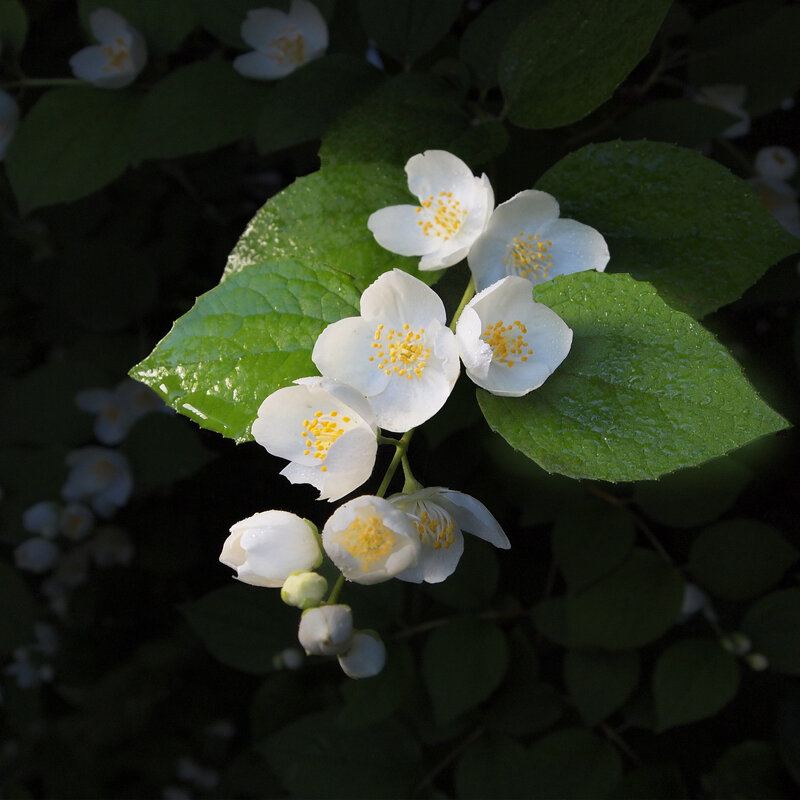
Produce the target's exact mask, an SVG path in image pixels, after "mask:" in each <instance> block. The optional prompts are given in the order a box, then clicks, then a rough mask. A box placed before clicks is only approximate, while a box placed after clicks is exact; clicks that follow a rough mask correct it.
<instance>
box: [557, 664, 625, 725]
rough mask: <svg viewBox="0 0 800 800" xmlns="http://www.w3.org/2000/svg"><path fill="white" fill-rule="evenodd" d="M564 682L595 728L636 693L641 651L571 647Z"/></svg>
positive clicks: (578, 707) (585, 720) (580, 711)
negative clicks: (576, 648) (574, 648)
mask: <svg viewBox="0 0 800 800" xmlns="http://www.w3.org/2000/svg"><path fill="white" fill-rule="evenodd" d="M564 683H565V685H566V687H567V691H568V692H569V694H570V697H571V698H572V700H573V702H574V703H575V706H576V707H577V709H578V712H579V713H580V715H581V718H582V719H583V721H584V723H585V724H586V725H587V726H588V727H593V726H594V725H597V724H598V723H600V722H602V721H603V720H604V719H606V717H608V716H609V715H610V714H612V713H613V712H614V711H616V710H617V709H618V708H620V707H621V706H622V704H623V703H624V702H625V701H626V700H627V699H628V698H629V697H630V696H631V695H632V694H633V692H634V690H635V689H636V686H637V684H638V683H639V653H638V652H636V651H635V650H632V651H629V652H626V651H621V652H617V653H610V652H608V651H605V650H567V652H566V653H565V655H564Z"/></svg>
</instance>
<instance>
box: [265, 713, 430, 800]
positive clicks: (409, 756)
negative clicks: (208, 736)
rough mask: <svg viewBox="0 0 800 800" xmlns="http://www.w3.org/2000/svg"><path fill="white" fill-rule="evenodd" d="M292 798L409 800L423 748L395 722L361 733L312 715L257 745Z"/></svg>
mask: <svg viewBox="0 0 800 800" xmlns="http://www.w3.org/2000/svg"><path fill="white" fill-rule="evenodd" d="M256 749H257V750H258V751H259V752H260V753H261V754H262V755H264V757H265V758H266V759H267V762H268V763H269V765H270V767H272V769H273V771H274V772H275V773H276V774H277V775H278V776H279V777H280V780H281V783H282V784H283V786H284V787H285V788H286V789H287V790H288V791H289V792H290V793H291V794H292V796H294V797H320V798H321V797H324V798H331V800H333V799H334V798H342V799H343V800H350V798H362V797H363V798H369V799H370V800H371V799H372V798H375V797H387V798H389V797H409V796H410V794H411V790H412V788H413V786H414V784H415V783H416V782H417V781H418V780H419V777H420V771H421V764H420V752H419V744H418V743H417V741H416V740H415V739H414V737H413V736H412V735H411V734H410V733H409V731H408V729H407V728H405V727H403V726H402V725H400V723H398V722H395V721H394V720H386V721H385V722H381V723H378V724H376V725H372V726H370V727H368V728H360V729H358V730H346V729H342V728H340V727H339V726H338V725H337V724H336V718H335V712H328V713H321V714H308V715H306V716H304V717H300V718H299V719H297V720H296V721H295V722H292V723H291V724H290V725H287V726H286V727H285V728H283V729H282V730H280V731H278V733H276V734H274V735H273V736H271V737H270V738H269V739H267V740H266V741H264V742H261V743H259V744H257V745H256Z"/></svg>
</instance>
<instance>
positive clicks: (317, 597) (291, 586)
mask: <svg viewBox="0 0 800 800" xmlns="http://www.w3.org/2000/svg"><path fill="white" fill-rule="evenodd" d="M327 591H328V581H326V580H325V578H323V577H322V575H320V574H319V573H317V572H295V573H293V574H292V575H290V576H289V577H288V578H287V579H286V580H285V581H284V584H283V587H282V588H281V600H283V602H284V603H286V605H287V606H295V607H297V608H302V609H306V608H313V607H314V606H318V605H319V604H320V603H321V602H322V598H323V597H325V592H327Z"/></svg>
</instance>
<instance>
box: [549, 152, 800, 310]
mask: <svg viewBox="0 0 800 800" xmlns="http://www.w3.org/2000/svg"><path fill="white" fill-rule="evenodd" d="M536 188H537V189H541V190H543V191H546V192H550V194H552V195H554V196H555V198H556V199H557V200H558V202H559V204H560V205H561V216H562V217H568V218H573V219H576V220H578V221H579V222H583V223H585V224H586V225H591V226H592V227H593V228H596V229H597V230H598V231H600V232H601V233H602V234H603V236H604V237H605V239H606V241H607V242H608V247H609V250H610V252H611V262H610V263H609V267H608V268H609V271H612V272H629V273H630V274H631V275H633V277H634V278H636V279H637V280H646V281H650V283H652V284H653V285H654V286H655V287H656V289H658V292H659V294H660V295H661V296H662V297H663V298H664V300H666V301H667V302H668V303H669V304H670V305H671V306H673V307H674V308H677V309H679V310H681V311H686V312H687V313H689V314H691V315H692V316H693V317H696V318H698V319H699V318H701V317H703V316H705V315H706V314H708V313H709V312H710V311H715V310H716V309H718V308H719V307H720V306H724V305H726V304H727V303H731V302H733V301H734V300H736V299H738V298H739V297H740V296H741V295H742V294H743V292H744V291H745V290H746V289H747V288H748V287H750V286H752V285H753V284H754V283H755V282H756V281H757V280H758V279H759V278H760V277H761V276H762V275H763V274H764V272H765V271H766V270H767V268H768V267H770V266H772V264H774V263H775V262H776V261H778V260H780V259H781V258H784V257H785V256H788V255H790V254H791V253H793V252H796V251H797V250H798V248H800V240H798V239H797V238H795V237H794V236H791V235H790V234H788V233H787V232H786V231H785V230H784V229H783V228H782V227H781V226H780V225H779V224H778V223H777V222H776V221H775V220H774V219H773V218H772V217H771V216H770V214H769V213H768V212H767V209H766V207H765V206H764V205H763V203H761V201H760V200H758V199H757V198H756V197H755V195H753V194H752V192H751V190H750V187H749V186H748V185H747V184H745V183H744V182H743V181H742V180H740V179H739V178H736V177H734V176H733V175H731V174H730V172H728V170H726V169H725V168H724V167H722V166H720V165H719V164H716V163H715V162H713V161H710V160H709V159H707V158H704V157H703V156H701V155H700V154H699V153H696V152H694V151H692V150H686V149H683V148H680V147H675V146H673V145H668V144H662V143H659V142H606V143H603V144H591V145H587V146H586V147H583V148H581V149H580V150H577V151H575V152H574V153H571V154H570V155H568V156H567V157H566V158H564V159H562V160H561V161H559V163H558V164H556V165H555V166H554V167H553V168H552V169H550V170H549V171H548V172H547V173H545V175H543V176H542V178H541V179H540V180H539V181H538V182H537V184H536Z"/></svg>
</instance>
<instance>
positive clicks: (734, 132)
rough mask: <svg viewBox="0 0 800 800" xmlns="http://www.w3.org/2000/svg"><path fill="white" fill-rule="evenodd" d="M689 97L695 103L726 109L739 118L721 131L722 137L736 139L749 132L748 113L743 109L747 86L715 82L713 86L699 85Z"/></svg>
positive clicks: (721, 109)
mask: <svg viewBox="0 0 800 800" xmlns="http://www.w3.org/2000/svg"><path fill="white" fill-rule="evenodd" d="M691 97H692V99H693V100H694V101H695V102H696V103H700V104H701V105H704V106H711V108H716V109H719V110H720V111H726V112H727V113H728V114H731V115H732V116H734V117H737V118H738V119H739V121H738V122H735V123H734V124H733V125H731V126H730V127H728V128H726V129H725V130H724V131H722V136H723V137H724V138H726V139H738V138H739V137H740V136H746V135H747V134H748V133H750V115H749V114H748V113H747V111H745V110H744V101H745V98H746V97H747V87H745V86H741V85H739V84H731V83H717V84H714V85H713V86H703V87H701V88H700V90H699V91H697V92H694V93H693V94H692V95H691Z"/></svg>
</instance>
